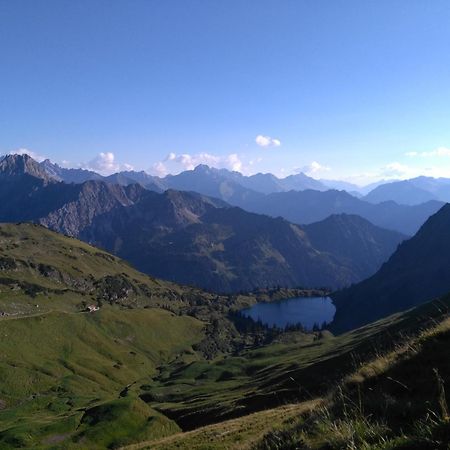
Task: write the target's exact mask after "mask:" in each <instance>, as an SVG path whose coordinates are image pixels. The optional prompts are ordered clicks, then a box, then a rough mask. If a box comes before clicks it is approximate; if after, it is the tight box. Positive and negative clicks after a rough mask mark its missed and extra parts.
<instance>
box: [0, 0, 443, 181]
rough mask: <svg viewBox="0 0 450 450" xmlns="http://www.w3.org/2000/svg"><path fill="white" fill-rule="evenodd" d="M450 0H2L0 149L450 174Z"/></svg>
mask: <svg viewBox="0 0 450 450" xmlns="http://www.w3.org/2000/svg"><path fill="white" fill-rule="evenodd" d="M449 23H450V2H449V1H448V0H432V1H427V0H420V1H419V0H365V1H361V0H246V1H242V0H227V1H219V0H113V1H111V0H77V1H72V0H70V1H67V0H0V153H9V152H28V153H30V154H32V155H34V156H36V158H46V157H48V158H50V159H51V160H52V161H55V162H57V163H59V164H61V165H64V166H67V167H86V168H92V169H95V170H98V171H100V172H102V173H111V172H114V171H117V170H122V169H129V168H134V169H137V170H142V169H143V170H146V171H148V172H150V173H153V174H159V175H164V174H165V173H169V172H170V173H177V172H179V171H181V170H185V169H192V168H193V167H195V165H197V164H200V163H205V164H209V165H211V166H214V167H225V168H228V169H232V170H238V171H241V172H242V173H245V174H252V173H256V172H272V173H275V174H276V175H278V176H285V175H289V174H292V173H296V172H299V171H303V172H305V173H307V174H309V175H311V176H313V177H315V178H326V179H345V180H349V181H353V182H356V183H359V184H364V183H368V182H371V181H374V180H377V179H394V178H410V177H413V176H417V175H420V174H424V175H430V176H447V177H450V54H449V48H450V26H449Z"/></svg>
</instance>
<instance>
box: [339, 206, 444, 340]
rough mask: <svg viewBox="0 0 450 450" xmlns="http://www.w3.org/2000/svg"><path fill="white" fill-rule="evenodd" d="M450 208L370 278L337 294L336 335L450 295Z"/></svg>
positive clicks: (404, 244) (442, 210)
mask: <svg viewBox="0 0 450 450" xmlns="http://www.w3.org/2000/svg"><path fill="white" fill-rule="evenodd" d="M449 230H450V205H449V204H447V205H445V206H444V207H442V209H441V210H439V211H438V212H437V213H436V214H434V215H433V216H431V217H430V218H429V219H428V220H427V221H426V222H425V224H424V225H423V226H422V227H421V229H420V230H419V232H418V233H417V234H416V235H415V236H414V237H413V238H411V239H409V240H407V241H404V242H403V243H402V244H401V245H400V246H399V247H398V249H397V251H396V252H395V253H394V254H393V255H392V256H391V258H390V259H389V260H388V261H387V262H386V263H385V264H384V265H383V266H382V267H381V269H380V270H379V271H378V272H377V273H376V274H375V275H373V276H372V277H371V278H369V279H367V280H364V281H362V282H361V283H359V284H357V285H355V286H352V287H350V288H348V289H345V290H343V291H341V292H337V293H336V294H335V295H334V296H333V298H334V300H335V303H336V305H337V312H336V318H335V322H334V329H335V331H339V332H340V331H345V330H348V329H351V328H355V327H357V326H361V325H363V324H366V323H369V322H372V321H374V320H376V319H379V318H381V317H384V316H387V315H389V314H392V313H394V312H397V311H403V310H405V309H408V308H411V307H413V306H416V305H418V304H420V303H423V302H426V301H428V300H432V299H433V298H435V297H438V296H441V295H443V294H446V293H447V292H449V291H450V234H449Z"/></svg>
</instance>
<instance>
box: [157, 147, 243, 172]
mask: <svg viewBox="0 0 450 450" xmlns="http://www.w3.org/2000/svg"><path fill="white" fill-rule="evenodd" d="M200 164H205V165H207V166H210V167H215V168H217V169H228V170H234V171H236V172H245V171H246V165H245V164H244V163H243V161H242V159H241V157H240V156H239V155H238V154H237V153H230V154H228V155H213V154H211V153H206V152H202V153H195V154H190V153H181V154H176V153H173V152H171V153H169V154H168V155H167V156H166V157H165V158H164V160H162V161H158V162H156V163H154V164H153V165H152V167H151V169H150V172H151V173H153V174H154V175H158V176H165V175H167V174H168V173H173V174H176V173H179V172H182V171H184V170H193V169H195V168H196V167H197V166H198V165H200Z"/></svg>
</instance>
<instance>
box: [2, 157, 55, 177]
mask: <svg viewBox="0 0 450 450" xmlns="http://www.w3.org/2000/svg"><path fill="white" fill-rule="evenodd" d="M0 174H1V175H2V176H14V177H15V176H22V175H30V176H32V177H35V178H40V179H42V180H44V181H49V180H50V177H49V175H48V174H47V173H46V171H45V170H44V169H43V168H42V167H41V166H40V164H39V163H38V162H37V161H35V160H34V159H33V158H32V157H31V156H29V155H27V154H24V155H18V154H9V155H6V156H5V157H4V158H3V159H2V160H1V161H0Z"/></svg>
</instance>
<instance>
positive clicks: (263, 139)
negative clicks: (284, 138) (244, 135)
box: [255, 134, 281, 148]
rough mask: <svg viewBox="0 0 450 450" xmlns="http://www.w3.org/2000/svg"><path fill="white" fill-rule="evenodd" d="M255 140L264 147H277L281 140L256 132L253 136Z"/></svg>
mask: <svg viewBox="0 0 450 450" xmlns="http://www.w3.org/2000/svg"><path fill="white" fill-rule="evenodd" d="M255 142H256V143H257V144H258V145H259V146H260V147H264V148H268V147H279V146H280V145H281V141H280V140H279V139H275V138H271V137H270V136H264V135H262V134H258V136H256V138H255Z"/></svg>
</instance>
